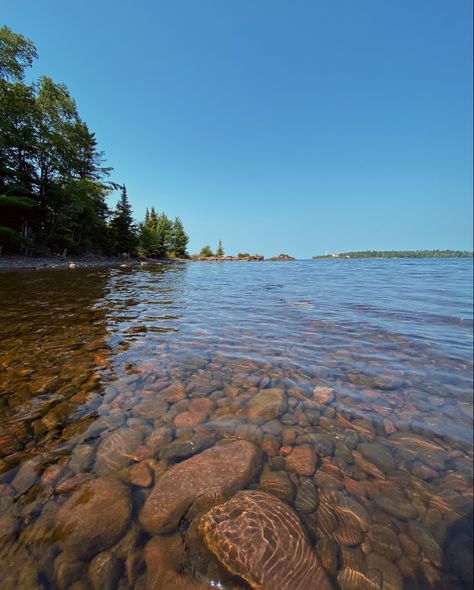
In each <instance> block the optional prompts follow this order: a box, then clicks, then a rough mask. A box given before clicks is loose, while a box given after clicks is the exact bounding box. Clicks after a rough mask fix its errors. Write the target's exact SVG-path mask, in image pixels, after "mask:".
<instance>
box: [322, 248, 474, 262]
mask: <svg viewBox="0 0 474 590" xmlns="http://www.w3.org/2000/svg"><path fill="white" fill-rule="evenodd" d="M472 256H473V253H472V252H468V251H467V250H363V251H361V252H339V253H337V254H336V253H334V254H324V255H322V256H313V259H314V260H317V259H324V258H330V259H333V258H472Z"/></svg>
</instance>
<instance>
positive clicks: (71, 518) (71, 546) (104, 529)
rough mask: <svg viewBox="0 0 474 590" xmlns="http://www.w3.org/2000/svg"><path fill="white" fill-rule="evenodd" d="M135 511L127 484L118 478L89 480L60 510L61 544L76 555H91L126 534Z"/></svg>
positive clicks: (109, 545) (81, 557)
mask: <svg viewBox="0 0 474 590" xmlns="http://www.w3.org/2000/svg"><path fill="white" fill-rule="evenodd" d="M131 512H132V504H131V501H130V494H129V490H128V488H127V487H125V486H124V485H122V484H121V483H119V482H118V481H115V480H108V479H95V480H91V481H88V482H86V483H85V484H83V485H82V486H81V487H80V488H79V489H78V490H77V491H76V492H74V493H73V494H72V496H71V497H70V498H69V499H68V500H67V501H66V502H65V503H64V504H63V505H62V506H61V508H60V509H59V511H58V515H57V525H58V528H57V532H58V537H59V540H60V543H61V545H62V547H63V549H64V550H65V551H67V552H68V553H70V554H71V555H73V556H74V557H77V558H79V559H86V558H90V557H92V556H93V555H95V554H96V553H99V552H100V551H104V550H105V549H108V548H109V547H111V546H112V545H113V544H114V543H116V542H117V541H118V540H119V539H120V538H121V537H122V535H123V534H124V533H125V530H126V528H127V525H128V522H129V520H130V515H131Z"/></svg>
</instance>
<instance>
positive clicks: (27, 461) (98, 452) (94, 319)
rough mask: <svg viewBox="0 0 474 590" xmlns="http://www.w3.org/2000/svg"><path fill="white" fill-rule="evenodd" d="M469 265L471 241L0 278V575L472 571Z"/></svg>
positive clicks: (329, 577)
mask: <svg viewBox="0 0 474 590" xmlns="http://www.w3.org/2000/svg"><path fill="white" fill-rule="evenodd" d="M471 284H472V265H471V261H469V260H449V261H443V260H434V261H430V260H421V261H420V260H379V261H368V260H364V261H355V260H350V261H345V260H341V261H314V262H313V261H307V262H294V263H287V264H283V263H258V264H257V263H256V264H249V263H235V264H219V265H218V264H216V265H211V264H206V263H193V264H188V265H173V266H169V265H156V266H154V267H146V268H140V269H126V270H123V269H120V270H119V269H100V270H90V269H88V270H80V269H76V270H74V271H69V270H68V271H60V270H56V271H34V272H31V271H28V272H26V271H25V272H4V273H2V274H0V296H1V301H2V306H1V309H0V351H1V360H0V417H1V419H0V581H1V587H2V588H22V589H23V588H59V589H63V588H75V589H76V590H78V589H86V588H94V589H96V588H123V589H126V588H137V589H138V588H140V589H141V588H145V589H149V590H153V589H156V590H158V589H165V590H166V589H167V588H169V589H172V588H173V589H174V588H178V589H179V588H183V589H188V588H189V589H193V588H195V589H201V588H216V587H218V588H233V589H238V588H240V589H243V588H248V587H249V586H255V587H256V586H258V585H259V584H260V585H261V586H262V587H265V588H269V589H270V588H271V590H275V589H276V590H278V589H279V588H285V589H286V588H288V589H290V588H291V589H292V590H293V589H294V588H298V587H300V588H306V587H308V588H309V587H310V586H308V578H304V576H302V574H301V572H302V571H311V572H312V575H311V579H312V580H314V579H318V580H319V581H318V584H319V585H318V587H321V588H325V587H330V586H331V585H334V587H335V588H342V590H346V589H348V590H351V589H357V588H374V589H376V588H383V589H384V590H385V589H388V588H390V589H396V588H409V589H410V588H413V589H418V588H419V589H424V588H426V589H438V588H454V589H457V588H458V589H462V588H470V587H471V579H472V560H471V555H470V548H471V547H472V397H471V396H472V325H473V322H472V292H471ZM239 441H240V442H239ZM239 490H247V492H239ZM255 490H259V491H260V492H264V494H260V495H259V494H256V495H255ZM252 494H253V495H252ZM233 497H234V499H233V500H232V501H231V502H229V503H228V504H227V503H226V501H228V500H230V499H231V498H233ZM282 501H283V502H284V503H285V504H284V506H283V507H282V506H281V505H280V504H278V503H279V502H282ZM215 505H220V507H219V509H215V510H214V511H211V512H209V510H210V509H211V507H212V506H215ZM287 506H291V509H290V510H294V512H291V514H290V515H289V516H287V517H285V518H280V519H279V518H278V514H283V513H285V511H286V510H287V508H286V507H287ZM249 514H250V515H253V516H251V517H250V519H249V518H248V515H249ZM292 515H294V524H291V526H290V524H289V523H293V520H292V519H293V516H292ZM290 529H291V530H290ZM293 543H294V544H296V545H295V547H297V548H299V549H297V550H293V549H292V550H291V551H292V553H293V554H294V555H300V556H304V557H301V561H300V562H299V563H298V565H297V566H295V564H294V563H293V562H292V559H293V557H294V555H289V553H288V552H289V548H290V547H292V544H293ZM303 547H304V548H305V549H304V550H303V549H302V548H303ZM295 551H296V553H295ZM298 551H299V553H298ZM255 556H259V558H258V559H256V557H255ZM267 560H270V561H267ZM272 560H273V561H272ZM270 563H273V564H274V565H273V566H271V567H270V565H268V564H270ZM275 564H277V565H275ZM291 564H293V565H291ZM291 568H294V569H296V570H298V571H299V572H300V573H296V574H295V573H292V572H291V571H290V570H291ZM298 576H299V577H298ZM275 580H277V581H275Z"/></svg>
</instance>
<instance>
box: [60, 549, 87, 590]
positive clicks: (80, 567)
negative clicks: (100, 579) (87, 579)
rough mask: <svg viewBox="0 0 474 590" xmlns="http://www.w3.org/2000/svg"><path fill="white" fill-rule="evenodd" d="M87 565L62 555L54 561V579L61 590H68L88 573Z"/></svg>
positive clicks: (64, 554)
mask: <svg viewBox="0 0 474 590" xmlns="http://www.w3.org/2000/svg"><path fill="white" fill-rule="evenodd" d="M86 568H87V566H86V564H85V563H84V562H83V561H78V560H77V559H74V557H72V556H70V555H67V554H66V553H61V554H60V555H59V556H58V557H57V558H56V560H55V561H54V578H55V581H56V586H57V588H58V589H59V590H68V588H70V586H71V585H72V584H73V583H74V582H75V581H76V580H79V579H81V578H82V577H83V576H84V574H85V572H86Z"/></svg>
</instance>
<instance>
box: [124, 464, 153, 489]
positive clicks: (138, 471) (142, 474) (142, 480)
mask: <svg viewBox="0 0 474 590" xmlns="http://www.w3.org/2000/svg"><path fill="white" fill-rule="evenodd" d="M129 479H130V483H132V484H133V485H134V486H138V487H140V488H149V487H150V486H151V485H152V484H153V471H152V470H151V469H150V466H149V465H148V464H147V463H146V462H145V461H141V462H140V463H137V464H136V465H134V466H133V467H132V468H131V470H130V475H129Z"/></svg>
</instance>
